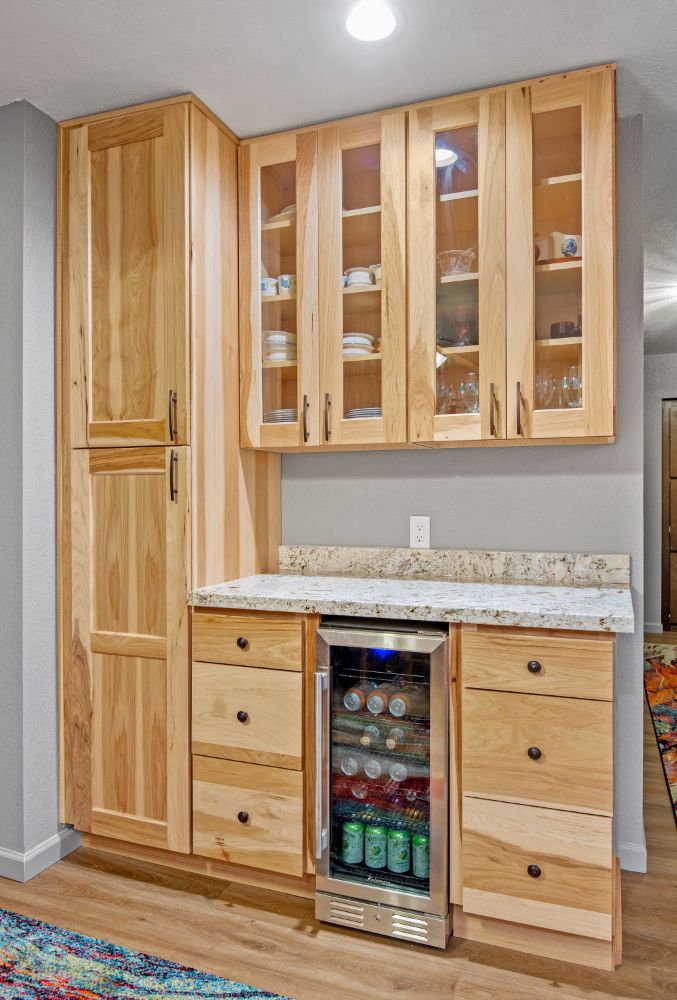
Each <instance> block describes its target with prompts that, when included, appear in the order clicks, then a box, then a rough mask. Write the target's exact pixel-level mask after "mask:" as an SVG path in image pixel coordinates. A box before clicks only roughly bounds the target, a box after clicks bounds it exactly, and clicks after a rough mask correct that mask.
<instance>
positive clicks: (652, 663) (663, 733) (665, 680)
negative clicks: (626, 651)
mask: <svg viewBox="0 0 677 1000" xmlns="http://www.w3.org/2000/svg"><path fill="white" fill-rule="evenodd" d="M644 689H645V691H646V697H647V700H648V702H649V708H650V709H651V718H652V719H653V726H654V730H655V732H656V740H657V741H658V749H659V750H660V752H661V760H662V761H663V770H664V772H665V780H666V782H667V785H668V789H669V790H670V798H671V800H672V808H673V814H674V817H675V822H676V823H677V646H672V645H667V643H665V644H664V643H658V642H647V643H645V645H644Z"/></svg>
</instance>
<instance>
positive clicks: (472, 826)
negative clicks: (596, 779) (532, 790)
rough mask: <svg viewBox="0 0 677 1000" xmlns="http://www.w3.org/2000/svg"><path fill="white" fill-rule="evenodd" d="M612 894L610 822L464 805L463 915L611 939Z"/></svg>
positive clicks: (501, 806)
mask: <svg viewBox="0 0 677 1000" xmlns="http://www.w3.org/2000/svg"><path fill="white" fill-rule="evenodd" d="M530 865H537V866H538V868H539V869H540V872H541V874H540V875H539V877H537V878H533V877H531V876H530V875H529V873H528V871H527V869H528V867H529V866H530ZM612 889H613V850H612V831H611V819H610V818H607V817H602V816H584V815H580V814H575V813H565V812H560V811H558V810H554V809H535V808H533V807H530V806H521V805H512V804H509V803H505V802H489V801H484V800H482V799H472V798H466V799H465V801H464V808H463V908H464V910H467V911H468V912H470V913H478V914H481V915H484V916H488V917H495V918H497V919H500V920H512V921H514V922H517V923H527V924H535V925H536V926H541V927H547V928H549V929H551V930H559V931H565V932H567V933H575V934H580V935H584V936H587V937H597V938H603V939H604V940H611V937H612V918H613V895H612Z"/></svg>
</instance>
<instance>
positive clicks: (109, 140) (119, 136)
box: [89, 108, 164, 152]
mask: <svg viewBox="0 0 677 1000" xmlns="http://www.w3.org/2000/svg"><path fill="white" fill-rule="evenodd" d="M163 133H164V109H163V108H153V109H152V110H148V111H137V112H135V113H134V114H129V115H119V116H116V117H115V118H112V119H110V120H108V121H92V122H90V123H89V150H90V152H95V151H97V150H103V149H110V148H111V147H118V148H119V147H121V146H124V145H126V144H128V143H141V142H149V141H150V140H151V139H160V138H162V135H163Z"/></svg>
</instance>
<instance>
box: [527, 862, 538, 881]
mask: <svg viewBox="0 0 677 1000" xmlns="http://www.w3.org/2000/svg"><path fill="white" fill-rule="evenodd" d="M527 872H528V873H529V875H531V877H532V878H539V876H540V874H541V869H540V868H539V867H538V865H529V867H528V868H527Z"/></svg>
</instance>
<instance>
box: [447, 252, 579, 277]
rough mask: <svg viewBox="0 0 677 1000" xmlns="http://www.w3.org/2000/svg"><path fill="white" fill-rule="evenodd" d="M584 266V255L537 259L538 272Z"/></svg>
mask: <svg viewBox="0 0 677 1000" xmlns="http://www.w3.org/2000/svg"><path fill="white" fill-rule="evenodd" d="M582 266H583V258H582V257H570V258H569V259H568V260H548V261H543V263H542V264H541V263H539V262H538V261H537V262H536V273H538V272H539V271H570V270H571V269H572V268H576V267H578V268H581V267H582ZM442 280H444V279H442Z"/></svg>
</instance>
